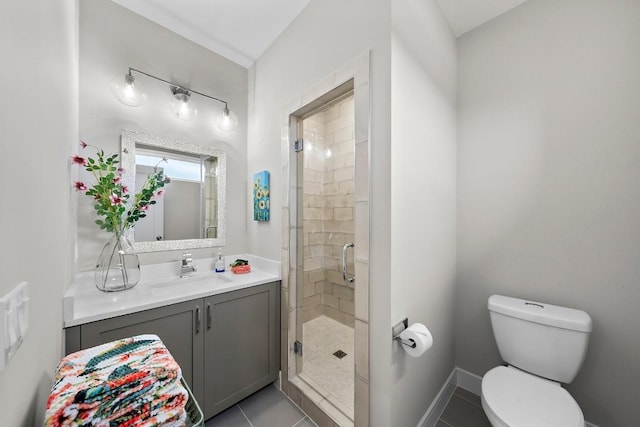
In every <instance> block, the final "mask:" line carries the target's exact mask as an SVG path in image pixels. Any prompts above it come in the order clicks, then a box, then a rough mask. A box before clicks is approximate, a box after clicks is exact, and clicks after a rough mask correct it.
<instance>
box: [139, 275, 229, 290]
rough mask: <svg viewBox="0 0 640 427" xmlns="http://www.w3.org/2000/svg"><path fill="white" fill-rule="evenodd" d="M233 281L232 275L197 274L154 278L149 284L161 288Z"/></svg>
mask: <svg viewBox="0 0 640 427" xmlns="http://www.w3.org/2000/svg"><path fill="white" fill-rule="evenodd" d="M231 282H233V279H231V278H230V277H227V276H224V275H221V274H213V273H211V274H208V273H205V274H195V275H193V276H185V277H171V278H167V279H161V280H154V281H151V282H149V283H148V284H147V287H149V288H151V289H161V288H166V287H169V286H188V285H192V284H195V283H197V284H198V285H202V284H207V285H210V286H216V285H223V284H227V283H231Z"/></svg>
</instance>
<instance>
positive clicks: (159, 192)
mask: <svg viewBox="0 0 640 427" xmlns="http://www.w3.org/2000/svg"><path fill="white" fill-rule="evenodd" d="M163 194H164V190H158V192H157V193H156V196H158V197H160V196H162V195H163Z"/></svg>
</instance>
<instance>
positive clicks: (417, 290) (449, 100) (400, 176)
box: [373, 0, 456, 426]
mask: <svg viewBox="0 0 640 427" xmlns="http://www.w3.org/2000/svg"><path fill="white" fill-rule="evenodd" d="M391 4H392V9H391V10H392V14H391V15H392V41H391V129H392V131H391V176H390V181H391V184H392V186H391V262H390V265H389V267H390V269H391V320H392V322H393V321H399V320H400V319H402V318H403V317H405V316H408V317H409V322H411V323H413V322H421V323H424V324H425V325H426V326H427V327H428V328H429V330H430V331H431V333H432V334H433V337H434V346H433V347H432V348H431V349H430V350H429V351H428V352H427V353H425V354H424V355H423V356H422V357H420V358H418V359H416V358H412V357H409V356H407V354H406V353H405V352H404V351H402V350H401V346H400V345H398V344H394V346H393V361H392V364H393V376H392V383H393V388H392V394H391V398H392V403H391V407H392V420H394V422H393V423H392V425H397V426H415V425H418V422H419V421H420V419H421V418H422V416H423V415H424V413H425V411H426V410H427V408H428V407H429V405H430V404H431V402H432V401H433V399H435V397H436V395H437V394H438V392H439V391H440V388H441V387H442V386H443V384H444V383H445V382H446V380H447V377H448V376H449V375H450V374H451V372H452V370H453V368H454V364H453V362H454V342H453V341H454V327H453V321H454V288H455V269H456V40H455V37H454V36H453V34H452V32H451V30H450V29H449V26H448V24H447V21H446V19H445V18H444V16H443V14H442V12H441V11H440V8H439V6H438V4H437V2H435V1H424V2H416V1H413V0H394V1H392V3H391ZM373 172H374V173H376V172H375V171H373ZM375 234H376V231H375V230H374V231H373V235H375Z"/></svg>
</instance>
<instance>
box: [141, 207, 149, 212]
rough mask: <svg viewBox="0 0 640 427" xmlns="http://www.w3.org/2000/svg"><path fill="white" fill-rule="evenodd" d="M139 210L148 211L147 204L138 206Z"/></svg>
mask: <svg viewBox="0 0 640 427" xmlns="http://www.w3.org/2000/svg"><path fill="white" fill-rule="evenodd" d="M140 210H141V211H144V212H146V211H148V210H149V205H144V206H140Z"/></svg>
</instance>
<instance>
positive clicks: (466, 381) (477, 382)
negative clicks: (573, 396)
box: [418, 368, 598, 427]
mask: <svg viewBox="0 0 640 427" xmlns="http://www.w3.org/2000/svg"><path fill="white" fill-rule="evenodd" d="M456 387H461V388H463V389H465V390H467V391H470V392H471V393H473V394H475V395H476V396H480V394H481V393H482V377H479V376H478V375H476V374H472V373H471V372H468V371H465V370H464V369H460V368H453V371H452V372H451V375H449V378H447V381H445V383H444V385H443V386H442V388H441V389H440V391H439V392H438V395H437V396H436V398H435V399H434V400H433V402H431V405H430V406H429V409H427V412H425V414H424V415H423V416H422V419H421V420H420V422H419V423H418V427H435V425H436V424H437V423H438V419H439V418H440V416H441V415H442V412H443V411H444V409H445V408H446V407H447V404H448V403H449V399H451V396H453V393H454V391H455V389H456ZM585 424H586V427H598V426H597V425H595V424H592V423H590V422H588V421H585Z"/></svg>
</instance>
